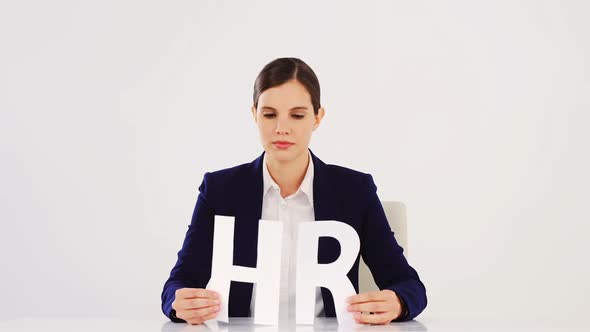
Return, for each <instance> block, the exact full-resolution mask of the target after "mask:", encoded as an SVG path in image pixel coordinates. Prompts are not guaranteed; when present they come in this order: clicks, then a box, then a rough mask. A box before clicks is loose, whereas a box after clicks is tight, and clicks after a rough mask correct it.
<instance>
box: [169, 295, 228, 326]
mask: <svg viewBox="0 0 590 332" xmlns="http://www.w3.org/2000/svg"><path fill="white" fill-rule="evenodd" d="M219 298H220V297H219V294H217V293H216V292H213V291H211V290H208V289H202V288H180V289H177V290H176V293H175V298H174V302H172V309H174V310H176V317H178V318H180V319H183V320H185V321H186V322H187V323H189V324H191V325H196V324H201V323H203V322H204V321H207V320H209V319H213V318H215V317H217V313H218V312H219Z"/></svg>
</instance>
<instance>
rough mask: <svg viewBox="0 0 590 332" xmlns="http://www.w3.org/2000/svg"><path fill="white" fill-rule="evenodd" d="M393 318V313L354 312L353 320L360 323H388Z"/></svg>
mask: <svg viewBox="0 0 590 332" xmlns="http://www.w3.org/2000/svg"><path fill="white" fill-rule="evenodd" d="M392 319H393V313H391V312H387V313H378V314H372V315H371V314H361V313H355V314H354V320H355V321H356V322H357V323H361V324H389V323H391V320H392Z"/></svg>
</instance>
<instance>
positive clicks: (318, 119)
mask: <svg viewBox="0 0 590 332" xmlns="http://www.w3.org/2000/svg"><path fill="white" fill-rule="evenodd" d="M324 115H326V111H325V110H324V108H323V107H320V108H319V109H318V115H316V116H315V123H314V124H313V130H316V129H317V128H318V127H319V126H320V123H321V122H322V119H323V118H324Z"/></svg>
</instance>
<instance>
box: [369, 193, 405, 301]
mask: <svg viewBox="0 0 590 332" xmlns="http://www.w3.org/2000/svg"><path fill="white" fill-rule="evenodd" d="M381 204H382V205H383V209H384V210H385V216H386V217H387V221H389V226H390V227H391V230H392V231H393V232H394V234H395V239H396V241H397V243H398V244H399V245H400V246H401V247H402V248H404V256H405V257H406V258H408V228H407V223H406V206H405V205H404V203H402V202H393V201H382V202H381ZM375 290H379V288H378V287H377V285H375V281H374V280H373V275H372V274H371V271H370V270H369V268H368V267H367V265H366V264H365V262H364V261H363V259H362V257H361V259H360V264H359V292H361V293H364V292H370V291H375Z"/></svg>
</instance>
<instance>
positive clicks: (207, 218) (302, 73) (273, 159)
mask: <svg viewBox="0 0 590 332" xmlns="http://www.w3.org/2000/svg"><path fill="white" fill-rule="evenodd" d="M251 111H252V116H253V118H254V121H255V122H256V124H257V126H258V130H259V134H260V139H261V143H262V146H263V148H264V152H263V153H262V155H260V157H258V158H257V159H256V160H254V161H253V162H251V163H248V164H242V165H239V166H235V167H232V168H228V169H223V170H219V171H216V172H211V173H206V174H205V176H204V179H203V182H202V184H201V185H200V187H199V191H200V193H199V196H198V198H197V203H196V207H195V211H194V214H193V217H192V221H191V224H190V226H189V229H188V231H187V233H186V237H185V240H184V243H183V246H182V249H181V250H180V251H179V253H178V260H177V262H176V265H175V266H174V268H173V269H172V271H171V273H170V277H169V278H168V280H167V281H166V283H165V284H164V290H163V292H162V310H163V312H164V314H165V315H166V316H167V317H169V318H170V319H171V320H172V321H174V322H188V323H190V324H200V323H202V322H204V321H206V320H209V319H213V318H215V317H216V315H217V312H218V310H219V305H220V303H219V295H218V294H217V293H215V292H214V291H213V290H206V289H204V288H205V287H206V285H207V282H208V281H209V278H210V276H211V257H212V246H213V221H214V216H215V215H227V216H235V230H234V231H235V239H234V264H235V265H242V266H247V267H256V249H257V248H256V246H257V235H258V220H260V219H265V220H280V221H281V222H284V223H285V224H286V226H289V227H285V229H286V231H285V234H284V235H283V251H282V261H281V281H280V283H281V294H280V308H279V311H280V313H281V316H283V317H285V316H288V315H292V314H293V312H294V293H295V290H294V285H293V280H294V275H295V274H294V269H295V266H294V264H293V261H294V259H289V258H290V256H291V253H294V252H295V250H296V249H295V247H294V243H295V241H294V240H293V235H294V234H295V233H294V231H293V229H294V228H293V226H292V225H294V224H295V223H298V222H306V221H309V220H337V221H342V222H345V223H347V224H349V225H350V226H352V227H353V228H354V229H355V230H356V231H357V233H358V234H359V237H360V240H361V250H360V251H361V255H362V256H363V259H364V261H365V262H366V263H367V265H368V266H369V268H370V269H371V272H372V274H373V276H374V278H375V282H376V284H377V285H378V286H379V289H381V291H377V292H371V293H363V294H357V295H355V296H352V297H351V298H349V299H348V301H349V303H350V305H349V307H348V309H349V311H350V312H351V314H352V315H354V318H355V320H356V321H357V322H359V323H371V324H388V323H390V322H391V321H404V320H410V319H413V318H414V317H416V316H417V315H418V314H419V313H420V312H422V310H424V308H425V307H426V303H427V299H426V290H425V288H424V285H423V283H422V282H421V281H420V279H419V277H418V274H417V273H416V271H415V270H414V269H413V268H412V267H411V266H410V265H409V264H408V263H407V261H406V259H405V258H404V256H403V254H402V252H403V249H402V248H401V247H400V246H399V245H398V244H397V242H396V240H395V238H394V236H393V232H391V229H390V227H389V224H388V222H387V219H386V217H385V213H384V211H383V208H382V206H381V203H380V201H379V198H378V196H377V194H376V190H377V188H376V186H375V184H374V182H373V179H372V177H371V175H369V174H365V173H361V172H357V171H354V170H351V169H348V168H344V167H340V166H336V165H328V164H325V163H323V162H322V161H321V160H320V159H319V158H317V157H316V156H315V155H314V154H313V152H311V150H310V149H309V148H308V146H309V142H310V140H311V136H312V133H313V131H315V130H316V129H317V128H318V127H319V125H320V123H321V121H322V119H323V117H324V114H325V110H324V108H323V107H321V105H320V85H319V82H318V79H317V77H316V75H315V73H314V72H313V70H312V69H311V68H310V67H309V66H308V65H307V64H306V63H304V62H303V61H301V60H299V59H296V58H280V59H276V60H274V61H272V62H270V63H269V64H267V65H266V66H265V67H264V68H263V69H262V71H261V72H260V74H259V75H258V77H257V79H256V81H255V84H254V103H253V106H252V109H251ZM334 242H335V241H334V240H333V239H330V238H320V242H319V253H318V263H330V262H332V261H334V260H336V259H337V258H338V255H339V251H340V248H339V245H338V243H334ZM348 277H349V279H350V281H351V282H352V284H353V285H354V287H355V289H356V290H357V292H358V259H357V261H356V262H355V264H354V266H353V267H352V268H351V270H350V272H349V273H348ZM254 295H255V294H254ZM252 299H253V286H252V284H248V283H232V286H231V290H230V299H229V316H230V317H231V316H234V317H235V316H250V315H251V313H252V309H253V306H252V304H253V303H254V301H253V300H252ZM315 308H316V315H317V316H327V317H334V316H335V310H334V303H333V299H332V296H331V294H330V292H329V291H328V290H326V289H324V288H322V289H321V292H319V291H318V293H317V296H316V307H315ZM366 312H367V313H366ZM368 312H372V314H369V313H368Z"/></svg>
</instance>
